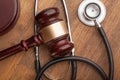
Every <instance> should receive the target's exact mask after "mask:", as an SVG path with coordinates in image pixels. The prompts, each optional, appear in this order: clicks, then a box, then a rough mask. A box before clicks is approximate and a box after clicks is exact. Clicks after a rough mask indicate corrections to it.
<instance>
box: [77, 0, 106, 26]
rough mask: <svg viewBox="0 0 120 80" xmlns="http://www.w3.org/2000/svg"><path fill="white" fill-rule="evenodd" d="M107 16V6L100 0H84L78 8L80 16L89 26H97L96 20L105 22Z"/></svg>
mask: <svg viewBox="0 0 120 80" xmlns="http://www.w3.org/2000/svg"><path fill="white" fill-rule="evenodd" d="M105 16H106V8H105V6H104V4H103V3H102V2H101V1H100V0H84V1H83V2H82V3H81V4H80V6H79V8H78V17H79V19H80V21H81V22H83V23H84V24H85V25H88V26H95V23H94V20H97V21H98V22H99V23H101V22H103V20H104V19H105Z"/></svg>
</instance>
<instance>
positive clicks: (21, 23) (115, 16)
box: [0, 0, 120, 80]
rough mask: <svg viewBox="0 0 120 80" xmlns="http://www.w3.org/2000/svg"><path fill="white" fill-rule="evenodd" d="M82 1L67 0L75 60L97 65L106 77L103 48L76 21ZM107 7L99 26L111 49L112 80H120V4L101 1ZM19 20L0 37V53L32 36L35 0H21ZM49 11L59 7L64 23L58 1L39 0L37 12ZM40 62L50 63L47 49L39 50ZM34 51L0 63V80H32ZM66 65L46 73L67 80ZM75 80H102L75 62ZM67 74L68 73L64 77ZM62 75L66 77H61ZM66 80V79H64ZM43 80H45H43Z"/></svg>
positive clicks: (96, 36)
mask: <svg viewBox="0 0 120 80" xmlns="http://www.w3.org/2000/svg"><path fill="white" fill-rule="evenodd" d="M81 1H82V0H66V2H67V6H68V10H69V16H70V22H71V28H72V35H73V40H74V44H75V50H76V51H75V53H76V55H77V56H82V57H86V58H89V59H91V60H93V61H95V62H96V63H98V64H99V65H100V66H101V67H102V68H103V69H104V70H105V72H106V73H108V59H107V53H106V49H105V46H104V44H103V42H102V40H101V38H100V36H99V34H98V32H97V31H96V29H95V28H94V27H87V26H86V25H84V24H82V23H81V22H80V21H79V19H78V17H77V9H78V6H79V4H80V3H81ZM102 1H103V3H104V4H105V5H106V7H107V16H106V18H105V21H104V22H103V23H102V25H103V27H104V29H105V32H106V34H107V37H108V39H109V42H110V45H111V47H112V51H113V55H114V62H115V76H114V80H120V42H119V41H120V14H119V13H120V10H119V9H120V1H119V0H102ZM20 7H21V10H20V16H19V19H18V21H17V23H16V25H15V26H14V28H13V29H12V30H11V31H10V32H8V33H7V34H5V35H3V36H0V50H3V49H5V48H7V47H10V46H13V45H14V44H17V43H19V42H20V41H21V40H25V39H27V38H29V37H30V36H32V35H33V27H34V26H33V25H34V16H33V9H34V0H20ZM48 7H58V8H59V9H60V11H61V14H60V17H61V18H63V19H65V16H64V11H63V6H62V4H61V1H60V0H39V7H38V12H40V11H41V10H43V9H45V8H48ZM39 49H40V59H41V63H42V65H44V64H45V63H46V62H48V61H49V60H51V58H50V57H49V53H48V50H47V49H46V46H44V45H41V46H40V48H39ZM34 60H35V58H34V51H33V48H32V49H30V50H29V51H27V52H20V53H18V54H16V55H14V56H11V57H9V58H7V59H5V60H3V61H0V80H35V76H36V73H35V69H34ZM68 64H69V62H63V63H59V64H57V65H54V66H52V67H51V68H50V69H48V70H47V71H46V74H47V75H48V76H49V77H51V78H53V80H59V78H62V79H60V80H70V72H71V71H68V69H69V66H68ZM78 66H79V67H78V73H77V80H101V78H100V76H99V75H98V74H97V72H96V71H95V70H94V69H93V68H91V67H90V66H88V65H86V64H84V63H79V62H78ZM67 72H68V73H67ZM64 73H65V74H64ZM63 77H65V78H63ZM43 80H47V79H45V78H44V77H43Z"/></svg>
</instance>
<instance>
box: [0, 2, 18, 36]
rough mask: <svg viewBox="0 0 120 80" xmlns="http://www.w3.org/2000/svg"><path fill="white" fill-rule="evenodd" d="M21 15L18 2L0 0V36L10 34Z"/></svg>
mask: <svg viewBox="0 0 120 80" xmlns="http://www.w3.org/2000/svg"><path fill="white" fill-rule="evenodd" d="M18 14H19V3H18V0H0V35H3V34H5V33H6V32H8V31H9V30H10V29H11V28H12V27H13V25H14V23H15V22H16V20H17V18H18Z"/></svg>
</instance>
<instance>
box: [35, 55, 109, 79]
mask: <svg viewBox="0 0 120 80" xmlns="http://www.w3.org/2000/svg"><path fill="white" fill-rule="evenodd" d="M69 60H74V61H80V62H84V63H86V64H89V65H91V66H92V67H93V68H95V69H96V70H97V71H98V73H99V74H100V75H101V77H102V78H103V80H108V79H107V75H106V74H105V72H104V71H103V69H102V68H101V67H100V66H98V65H97V64H96V63H94V62H93V61H91V60H89V59H86V58H82V57H64V58H60V59H56V60H52V61H50V62H49V63H47V64H46V65H44V66H43V67H42V68H41V71H40V72H39V74H38V75H37V77H36V80H40V78H41V76H42V74H43V73H44V71H45V70H46V69H48V68H49V67H50V66H52V65H54V64H56V63H59V62H62V61H69Z"/></svg>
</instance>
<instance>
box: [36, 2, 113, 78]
mask: <svg viewBox="0 0 120 80" xmlns="http://www.w3.org/2000/svg"><path fill="white" fill-rule="evenodd" d="M36 1H37V0H36ZM62 3H63V6H64V10H65V14H66V21H67V26H68V31H69V35H70V41H71V42H73V41H72V35H71V28H70V22H69V15H68V11H67V6H66V2H65V0H62ZM36 4H37V2H36ZM105 16H106V8H105V6H104V4H103V3H102V2H101V1H100V0H83V2H82V3H81V4H80V6H79V8H78V17H79V19H80V21H81V22H82V23H84V24H85V25H87V26H96V27H97V30H98V32H99V34H100V36H101V38H102V40H103V42H104V44H105V46H106V50H107V55H108V60H109V75H108V76H107V75H106V73H105V72H104V70H103V69H102V68H101V67H100V66H99V65H97V64H96V63H95V62H93V61H91V60H89V59H87V58H83V57H76V56H75V53H74V49H73V50H72V56H71V57H63V58H60V59H54V60H52V61H50V62H48V63H47V64H46V65H44V66H43V67H41V68H40V66H39V65H40V62H39V57H38V54H39V51H38V47H37V46H36V49H35V51H36V52H35V53H36V63H37V64H36V65H37V67H36V70H37V71H38V72H37V77H36V80H40V78H41V76H42V74H43V73H44V72H45V71H46V70H47V69H48V68H49V67H51V66H52V65H54V64H56V63H59V62H62V61H71V63H72V75H71V80H76V72H77V63H76V61H80V62H84V63H86V64H88V65H90V66H92V67H93V68H94V69H96V70H97V71H98V73H99V74H100V76H101V77H102V79H103V80H113V76H114V62H113V56H112V50H111V47H110V44H109V41H108V39H107V37H106V34H105V32H104V29H103V27H102V26H101V24H100V23H101V22H102V21H103V20H104V18H105ZM35 32H36V26H35ZM44 75H45V74H44Z"/></svg>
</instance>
